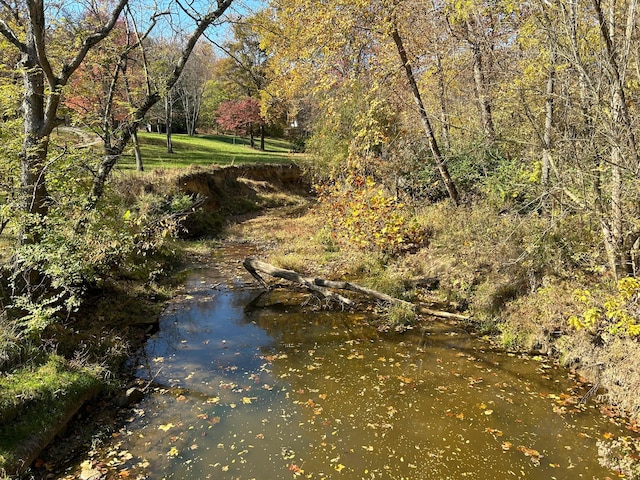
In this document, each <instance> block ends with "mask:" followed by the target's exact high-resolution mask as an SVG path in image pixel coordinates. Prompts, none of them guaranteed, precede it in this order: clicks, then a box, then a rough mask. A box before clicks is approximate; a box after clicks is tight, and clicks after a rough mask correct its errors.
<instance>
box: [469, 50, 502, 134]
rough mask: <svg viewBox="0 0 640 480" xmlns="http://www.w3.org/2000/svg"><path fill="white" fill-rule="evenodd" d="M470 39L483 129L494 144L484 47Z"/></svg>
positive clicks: (474, 79)
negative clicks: (483, 55) (483, 53)
mask: <svg viewBox="0 0 640 480" xmlns="http://www.w3.org/2000/svg"><path fill="white" fill-rule="evenodd" d="M468 41H469V44H470V45H471V52H472V54H473V81H474V85H475V92H476V99H477V101H478V109H479V110H480V120H481V122H482V131H483V132H484V135H485V138H486V139H487V142H488V143H489V144H492V143H494V142H495V139H496V132H495V128H494V126H493V114H492V111H491V98H490V95H489V87H488V85H487V76H486V75H485V71H484V63H483V58H482V49H481V47H480V44H479V43H478V42H477V41H475V40H468Z"/></svg>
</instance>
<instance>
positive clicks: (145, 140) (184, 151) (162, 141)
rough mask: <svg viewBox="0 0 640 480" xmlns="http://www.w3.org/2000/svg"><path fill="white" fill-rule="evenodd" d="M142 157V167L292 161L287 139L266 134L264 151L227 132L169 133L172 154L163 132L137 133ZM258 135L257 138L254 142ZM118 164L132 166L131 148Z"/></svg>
mask: <svg viewBox="0 0 640 480" xmlns="http://www.w3.org/2000/svg"><path fill="white" fill-rule="evenodd" d="M139 138H140V147H141V150H142V161H143V163H144V168H145V170H147V169H153V168H184V167H188V166H190V165H199V166H209V165H211V164H216V165H231V164H234V165H239V164H246V163H292V161H293V154H291V153H289V147H290V143H289V142H288V141H286V140H281V139H272V138H268V139H266V140H265V149H266V151H261V150H258V149H252V148H251V147H250V146H249V140H248V139H246V138H240V137H235V138H234V137H232V136H227V135H198V136H195V137H189V136H188V135H183V134H174V135H172V143H173V152H174V153H173V154H171V153H167V146H166V136H165V135H164V134H158V133H146V132H144V133H142V132H141V133H139ZM259 142H260V139H259V138H256V144H259ZM119 165H120V167H121V168H124V169H135V158H134V156H133V149H132V148H130V149H128V150H127V151H126V155H123V156H122V158H121V159H120V162H119Z"/></svg>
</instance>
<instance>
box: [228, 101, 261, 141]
mask: <svg viewBox="0 0 640 480" xmlns="http://www.w3.org/2000/svg"><path fill="white" fill-rule="evenodd" d="M216 116H217V119H216V122H217V123H218V125H220V127H222V128H223V129H224V130H228V131H232V132H234V133H240V134H242V135H244V134H247V133H250V131H251V128H252V127H253V126H254V125H260V124H263V123H264V120H263V118H262V116H261V115H260V102H259V101H258V100H256V99H255V98H251V97H245V98H241V99H239V100H227V101H225V102H222V103H221V104H220V106H219V107H218V110H217V111H216Z"/></svg>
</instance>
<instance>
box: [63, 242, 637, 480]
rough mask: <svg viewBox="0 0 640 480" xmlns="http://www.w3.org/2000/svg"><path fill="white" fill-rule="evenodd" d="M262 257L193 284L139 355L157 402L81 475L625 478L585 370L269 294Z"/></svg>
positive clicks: (457, 334) (150, 396)
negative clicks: (601, 457)
mask: <svg viewBox="0 0 640 480" xmlns="http://www.w3.org/2000/svg"><path fill="white" fill-rule="evenodd" d="M249 248H250V247H247V246H235V247H234V246H225V247H222V248H220V249H216V251H214V252H213V255H214V256H215V261H214V262H213V265H215V266H214V267H213V268H202V269H197V270H194V271H193V272H192V273H191V274H190V275H189V277H188V279H187V280H186V283H185V291H184V295H183V296H182V298H181V299H179V300H178V301H176V302H175V303H173V304H172V305H171V306H170V307H169V308H168V309H167V310H166V312H165V313H164V314H163V316H162V318H161V320H160V329H159V332H158V333H157V334H155V335H154V336H153V337H151V338H150V339H149V341H148V342H147V344H146V346H145V348H144V351H142V352H140V354H139V356H138V357H137V359H136V367H135V368H136V372H137V376H138V377H139V378H141V379H143V380H145V381H146V382H147V383H148V385H149V388H148V391H147V394H146V396H145V397H144V399H143V400H142V401H141V402H140V403H138V404H136V405H134V406H133V407H132V408H131V410H130V412H129V413H128V416H127V418H126V419H125V422H124V425H122V426H121V428H120V429H119V431H116V432H114V433H113V434H112V435H111V436H109V437H108V438H105V439H103V441H101V442H97V444H96V445H95V446H94V448H93V449H92V451H91V452H90V456H89V458H90V459H89V460H85V461H84V462H83V463H82V465H77V466H76V467H75V469H76V471H75V475H76V477H74V478H85V479H89V478H141V479H142V478H151V479H161V478H166V479H206V478H214V479H259V480H269V479H283V478H297V477H299V478H312V479H323V478H325V479H333V478H345V479H438V480H440V479H483V480H484V479H509V478H514V479H515V478H522V479H545V480H548V479H576V478H585V479H606V478H618V475H617V474H615V472H611V471H609V470H607V469H605V468H603V467H602V466H600V464H599V462H598V447H597V442H598V441H601V442H607V441H610V440H609V439H612V438H616V437H617V436H619V435H623V434H625V431H624V430H623V429H622V427H620V426H618V425H616V424H615V423H613V422H612V421H611V420H610V419H609V418H608V417H606V416H605V415H604V414H602V413H601V412H600V409H599V407H598V406H597V405H596V404H595V403H594V400H593V399H588V400H586V401H583V399H584V397H585V395H586V393H587V391H588V389H589V386H588V385H587V386H584V385H582V384H580V383H579V382H578V381H577V379H576V378H575V375H574V374H573V373H571V372H570V371H568V370H566V369H563V368H561V367H558V366H557V365H555V364H553V362H552V361H551V360H550V359H548V358H546V357H536V356H533V357H531V356H521V355H514V354H509V353H507V352H504V351H500V350H496V349H495V348H493V347H492V346H491V345H490V344H489V343H488V342H486V341H484V340H483V339H480V338H477V337H475V336H473V335H470V334H469V333H467V332H466V331H465V330H463V329H461V328H460V327H458V326H457V325H455V324H449V323H443V322H439V321H425V322H424V323H423V324H422V325H420V326H416V327H415V328H414V329H412V330H410V331H408V332H405V333H402V334H396V333H380V332H378V330H377V329H375V328H374V327H372V326H370V325H369V323H370V322H368V318H367V315H371V314H370V313H368V314H360V313H348V312H336V311H327V310H322V309H317V308H315V306H314V305H313V304H312V303H311V304H309V305H302V304H303V303H304V302H305V300H306V299H307V297H306V296H300V295H298V294H295V293H292V292H291V291H290V290H287V289H274V290H273V291H272V292H269V293H264V292H263V291H262V290H261V289H259V288H257V286H256V284H255V282H254V281H253V280H252V279H251V277H250V276H249V275H248V274H247V273H246V272H245V271H244V270H243V269H242V267H241V265H240V263H241V260H242V259H243V258H244V256H245V255H246V254H249V253H251V252H250V250H249ZM229 272H231V275H230V274H229ZM68 473H69V472H68ZM92 474H94V477H92V476H91V475H92ZM100 475H106V477H105V476H102V477H101V476H100ZM67 478H68V477H67Z"/></svg>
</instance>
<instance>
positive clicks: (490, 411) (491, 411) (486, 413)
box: [484, 410, 493, 415]
mask: <svg viewBox="0 0 640 480" xmlns="http://www.w3.org/2000/svg"><path fill="white" fill-rule="evenodd" d="M492 413H493V410H485V411H484V414H485V415H491V414H492Z"/></svg>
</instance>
